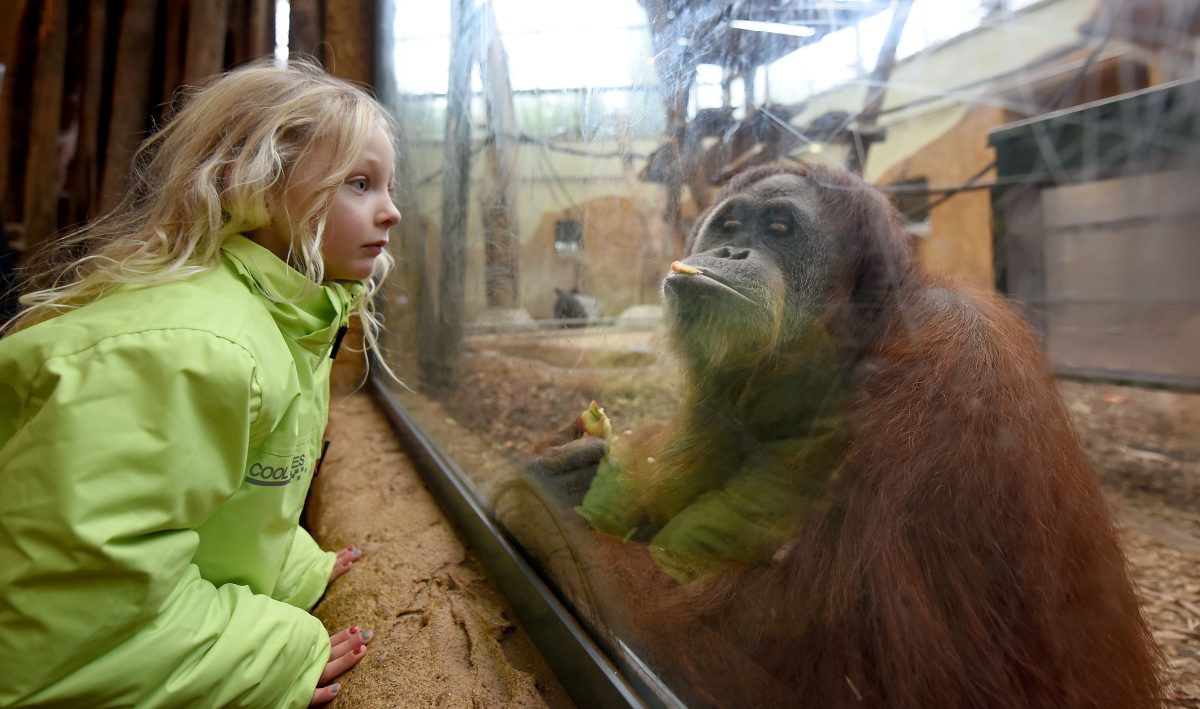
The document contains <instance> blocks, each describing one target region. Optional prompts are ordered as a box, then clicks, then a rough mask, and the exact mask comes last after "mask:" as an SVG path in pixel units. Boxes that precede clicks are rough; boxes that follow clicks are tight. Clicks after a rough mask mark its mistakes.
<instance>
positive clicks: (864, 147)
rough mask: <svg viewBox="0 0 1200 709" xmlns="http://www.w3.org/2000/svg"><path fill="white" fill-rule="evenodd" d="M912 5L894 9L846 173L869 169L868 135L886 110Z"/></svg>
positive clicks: (905, 1) (906, 2) (900, 1)
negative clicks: (876, 119) (901, 41)
mask: <svg viewBox="0 0 1200 709" xmlns="http://www.w3.org/2000/svg"><path fill="white" fill-rule="evenodd" d="M912 4H913V0H896V1H895V3H894V4H893V5H892V21H891V24H889V25H888V30H887V34H886V35H885V36H884V38H883V44H882V45H881V46H880V48H879V59H878V60H877V61H876V62H875V70H874V71H872V72H871V76H870V78H869V79H868V81H867V100H866V103H865V104H864V105H863V110H862V111H861V112H860V114H859V115H861V116H865V118H863V119H861V120H860V121H859V122H858V128H857V129H856V131H855V141H854V143H853V144H852V145H851V146H850V152H849V154H847V155H846V169H847V170H849V171H851V172H854V173H857V174H859V175H861V174H863V168H865V167H866V165H867V153H868V152H869V151H870V150H871V139H870V137H869V135H870V134H871V133H872V132H873V129H874V127H875V115H876V114H878V113H879V109H880V108H883V99H884V97H885V96H887V85H888V80H889V79H891V77H892V67H894V66H895V65H896V48H897V47H899V46H900V36H901V35H903V34H904V26H905V25H906V24H907V23H908V11H909V10H911V9H912Z"/></svg>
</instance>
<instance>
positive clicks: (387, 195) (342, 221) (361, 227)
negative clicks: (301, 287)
mask: <svg viewBox="0 0 1200 709" xmlns="http://www.w3.org/2000/svg"><path fill="white" fill-rule="evenodd" d="M395 161H396V158H395V154H394V153H393V151H392V142H391V141H390V140H388V137H387V134H386V133H384V132H383V129H382V128H380V127H379V126H375V128H373V129H372V130H371V135H370V137H369V138H368V139H367V144H366V145H365V146H364V147H363V151H362V152H361V153H359V156H358V159H357V160H355V161H354V167H353V168H352V169H351V170H350V174H349V175H347V176H346V179H345V180H344V181H343V182H342V184H341V185H339V186H338V188H337V192H336V193H335V194H334V197H333V203H332V204H331V205H330V207H329V219H328V220H327V221H326V224H325V239H324V242H323V243H322V245H321V255H322V256H323V257H324V259H325V278H326V279H327V280H334V281H362V280H365V279H367V278H369V277H370V276H371V271H372V270H373V269H374V268H375V259H376V258H378V257H379V255H380V254H381V253H383V250H384V249H385V248H387V244H388V230H389V229H391V228H392V227H393V226H395V225H396V224H397V223H398V222H399V221H400V211H399V210H398V209H396V205H395V203H394V202H392V177H393V173H394V172H395Z"/></svg>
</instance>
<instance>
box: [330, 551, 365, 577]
mask: <svg viewBox="0 0 1200 709" xmlns="http://www.w3.org/2000/svg"><path fill="white" fill-rule="evenodd" d="M362 555H363V553H362V549H359V548H358V547H353V546H351V547H346V548H345V549H338V552H337V560H336V561H334V562H333V571H330V572H329V583H333V580H334V579H336V578H337V577H338V576H341V575H342V574H344V573H346V572H347V571H349V570H350V567H351V566H354V565H355V564H356V563H358V560H359V559H361V558H362Z"/></svg>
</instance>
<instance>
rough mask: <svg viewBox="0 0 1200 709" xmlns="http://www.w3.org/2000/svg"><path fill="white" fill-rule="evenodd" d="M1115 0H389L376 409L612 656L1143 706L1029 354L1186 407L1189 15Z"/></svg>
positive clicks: (1093, 498) (1073, 444) (1192, 244)
mask: <svg viewBox="0 0 1200 709" xmlns="http://www.w3.org/2000/svg"><path fill="white" fill-rule="evenodd" d="M1132 5H1136V6H1137V7H1132V6H1131V5H1130V4H1127V3H1120V2H1116V0H1113V1H1111V2H1096V1H1095V0H1043V1H1041V2H1029V1H1025V0H966V1H957V0H956V1H955V2H949V1H939V0H911V1H910V0H900V1H898V2H883V1H881V0H835V1H834V2H824V1H821V2H815V1H814V2H805V1H799V0H798V1H796V2H782V3H781V2H766V1H762V2H759V1H757V0H755V1H751V2H737V3H728V2H683V1H682V0H638V1H635V0H620V1H614V2H605V3H596V2H585V1H584V0H570V1H567V0H556V1H554V2H550V1H549V0H547V1H545V2H541V1H539V2H529V1H528V0H493V1H492V2H483V3H477V2H474V1H472V0H457V1H456V2H454V3H451V6H452V7H447V6H444V5H439V4H437V3H419V2H409V1H407V0H396V2H395V6H394V14H395V27H394V36H393V42H394V57H395V65H394V67H392V68H391V71H392V72H393V75H392V76H390V77H388V78H387V81H388V82H390V83H387V84H385V86H384V87H383V94H384V96H385V97H386V98H387V100H388V101H389V102H390V103H391V105H392V107H393V108H394V110H395V112H396V117H397V120H398V122H399V124H400V132H401V136H402V141H403V145H402V160H401V165H400V170H399V173H398V174H399V177H398V188H399V193H400V194H399V200H400V206H401V211H402V212H403V214H404V221H403V223H402V225H401V229H400V231H401V233H400V234H399V235H398V237H399V238H397V239H396V245H397V253H396V255H397V257H398V264H399V266H398V271H399V273H398V274H397V277H396V278H395V279H394V281H393V283H392V284H391V290H390V291H389V292H388V293H387V295H386V303H385V304H384V311H385V314H386V317H387V320H388V323H389V336H388V337H389V339H388V341H387V343H386V346H387V347H388V349H389V350H390V351H391V353H392V357H393V359H394V361H393V362H392V363H391V364H392V366H393V368H394V369H395V370H396V371H398V372H401V373H403V374H404V375H405V377H406V380H407V383H408V384H409V385H410V386H411V387H412V389H413V391H410V392H399V391H398V392H397V394H398V396H400V398H401V399H402V401H403V403H404V405H405V406H406V407H407V408H408V410H409V412H410V413H411V414H412V416H413V417H414V418H415V419H416V420H417V421H418V422H419V423H420V424H421V425H422V427H423V428H424V429H425V430H426V431H427V432H428V433H429V434H430V435H431V436H432V437H433V438H434V439H435V440H437V441H438V442H439V443H440V444H441V445H442V446H443V447H444V448H445V449H446V450H447V451H448V452H449V453H450V454H451V455H452V456H453V457H454V459H455V460H456V461H457V462H458V464H459V465H460V466H461V467H462V468H463V469H464V470H466V471H468V473H469V474H470V475H471V476H472V482H473V483H474V485H475V486H476V488H477V490H478V492H479V494H480V496H481V497H482V498H483V499H484V500H485V501H486V502H487V503H488V505H489V506H490V508H491V510H492V512H493V513H494V515H495V517H496V518H497V519H498V520H499V521H500V522H501V523H502V524H503V526H504V527H505V530H506V532H507V533H508V534H509V535H511V537H512V538H513V539H515V540H516V541H517V542H518V543H519V545H520V546H521V547H522V549H523V551H524V552H525V553H526V554H528V556H529V558H530V559H531V561H533V563H534V564H535V565H536V566H537V568H538V570H539V571H540V572H541V573H542V574H544V576H545V577H546V579H547V580H548V581H549V582H550V583H551V584H552V585H553V586H554V588H555V589H556V590H557V591H558V592H559V593H560V594H561V597H562V598H563V599H564V601H565V602H566V603H567V604H568V605H570V607H571V608H572V609H573V610H574V611H575V612H576V613H577V614H578V616H579V617H580V618H581V620H582V621H583V622H584V623H585V624H586V625H587V627H588V628H589V629H590V630H591V631H592V632H593V633H594V634H595V635H596V637H597V638H599V639H600V640H601V642H602V644H603V645H604V647H605V648H606V649H607V650H608V651H609V652H610V653H612V654H613V656H614V657H615V658H616V659H617V661H618V663H621V664H622V666H623V667H626V668H628V667H629V666H630V665H631V664H633V663H635V660H634V657H635V656H636V657H637V658H638V659H639V660H641V661H645V662H646V664H647V665H648V666H649V668H650V670H651V671H653V672H655V673H656V674H658V675H659V676H660V677H661V678H662V679H663V680H664V681H665V682H666V683H667V686H668V687H669V689H670V691H672V692H674V693H675V694H676V695H678V696H679V697H680V698H681V699H682V700H683V701H685V702H687V703H689V704H692V705H696V706H704V705H722V706H738V705H755V706H758V705H774V704H791V703H794V702H795V701H797V698H798V697H803V698H804V700H805V701H810V702H815V703H814V706H841V705H851V704H855V703H858V702H865V703H866V704H867V705H876V706H954V705H962V706H988V705H992V704H995V703H996V702H999V704H1000V705H1012V704H1013V703H1014V702H1015V703H1017V704H1021V703H1025V704H1029V705H1043V704H1044V705H1046V706H1064V705H1072V703H1078V702H1080V701H1082V700H1081V699H1080V698H1081V697H1086V696H1104V697H1106V698H1110V700H1111V701H1112V702H1114V703H1115V704H1116V705H1121V706H1148V705H1151V704H1153V703H1154V702H1153V694H1154V693H1155V692H1156V691H1158V686H1157V681H1158V680H1157V679H1155V675H1154V672H1153V670H1152V663H1153V657H1152V654H1153V651H1152V649H1151V646H1150V645H1149V644H1148V643H1149V641H1148V639H1147V638H1148V636H1147V635H1146V626H1145V625H1144V623H1143V620H1142V619H1141V617H1140V616H1139V615H1138V612H1137V609H1136V598H1135V596H1134V594H1133V589H1132V586H1131V584H1130V582H1129V580H1128V578H1127V576H1126V573H1125V571H1124V566H1123V563H1122V560H1121V551H1120V548H1119V546H1118V543H1117V540H1116V538H1115V536H1114V534H1113V532H1112V529H1111V527H1110V526H1109V524H1110V520H1109V517H1108V512H1107V510H1106V508H1105V505H1104V502H1103V499H1102V498H1101V497H1100V494H1099V492H1098V488H1097V486H1096V484H1095V480H1094V473H1093V471H1092V470H1091V469H1090V468H1089V467H1088V462H1087V460H1086V459H1085V458H1084V453H1083V451H1082V450H1081V449H1080V446H1079V443H1078V441H1077V440H1076V438H1075V434H1074V433H1073V429H1072V421H1071V420H1070V419H1069V418H1068V416H1067V410H1066V409H1064V407H1063V404H1062V402H1061V401H1060V399H1059V395H1058V392H1057V389H1056V388H1055V385H1054V382H1053V380H1052V379H1051V378H1050V376H1049V373H1048V372H1049V369H1048V368H1047V364H1046V361H1047V360H1048V363H1049V365H1050V367H1052V368H1053V370H1054V371H1055V372H1056V373H1058V374H1070V375H1081V376H1087V377H1091V378H1093V379H1101V380H1116V381H1122V382H1126V383H1128V382H1140V383H1142V384H1154V385H1161V386H1168V387H1176V388H1179V387H1182V388H1189V387H1190V388H1195V387H1196V386H1197V384H1200V366H1198V365H1197V362H1198V361H1200V360H1198V359H1197V358H1196V357H1195V356H1194V355H1195V352H1197V351H1200V328H1197V325H1196V323H1197V322H1200V319H1198V316H1197V312H1198V309H1197V303H1198V302H1200V285H1198V284H1200V280H1198V279H1196V278H1195V277H1194V274H1195V267H1196V265H1197V264H1200V246H1198V244H1200V242H1198V241H1197V240H1196V239H1195V237H1194V234H1193V230H1191V229H1190V227H1189V226H1188V225H1189V224H1191V223H1193V222H1194V212H1195V207H1194V206H1193V203H1194V202H1195V200H1194V199H1193V198H1192V197H1191V196H1190V189H1191V188H1190V185H1193V184H1195V177H1196V170H1197V165H1196V164H1195V163H1196V158H1197V150H1196V143H1195V137H1196V125H1197V124H1196V120H1195V115H1196V111H1195V104H1196V100H1197V97H1198V96H1200V90H1197V89H1196V88H1195V87H1194V86H1193V84H1192V83H1191V81H1190V79H1192V78H1193V77H1192V74H1193V73H1194V63H1192V62H1191V61H1190V60H1188V59H1187V58H1186V57H1187V56H1191V55H1190V54H1187V52H1188V51H1190V50H1187V47H1188V46H1190V44H1189V43H1192V40H1191V39H1190V35H1189V34H1188V33H1189V32H1190V28H1191V27H1193V26H1196V27H1200V21H1198V20H1197V19H1196V17H1195V15H1194V13H1193V14H1186V13H1187V12H1188V11H1187V10H1186V9H1181V7H1182V6H1180V5H1179V4H1174V5H1172V4H1170V3H1158V6H1161V7H1163V8H1167V9H1166V10H1163V11H1161V12H1158V13H1157V14H1155V12H1153V11H1151V10H1152V8H1151V10H1146V9H1145V8H1142V7H1141V6H1142V5H1147V6H1150V5H1155V3H1153V2H1149V0H1147V2H1139V3H1133V4H1132ZM1131 8H1132V9H1131ZM1171 8H1174V9H1171ZM1172 12H1174V13H1176V15H1178V16H1175V15H1172V14H1171V13H1172ZM1180 13H1185V14H1180ZM1138 92H1141V93H1138ZM859 176H861V177H859ZM929 274H945V276H946V277H948V278H949V279H950V280H948V279H947V278H946V277H944V276H942V275H929ZM996 289H999V290H1000V291H1001V292H1002V293H1003V294H1006V295H1008V296H1011V297H1012V298H1013V299H1014V300H1013V304H1012V305H1011V306H1010V305H1009V304H1007V303H1005V302H1002V300H1001V299H999V298H996V297H994V296H993V295H992V294H991V292H992V291H995V290H996ZM1022 321H1023V322H1024V323H1026V324H1027V326H1028V327H1030V328H1032V334H1029V333H1027V331H1026V330H1025V329H1024V328H1025V327H1026V325H1022V324H1021V323H1022ZM1147 342H1153V343H1155V344H1154V345H1153V346H1149V347H1147V346H1145V343H1147ZM1071 411H1072V413H1073V414H1077V413H1078V410H1076V409H1075V407H1072V409H1071ZM1173 445H1177V446H1179V447H1180V448H1179V449H1180V450H1183V448H1184V447H1186V445H1187V444H1184V443H1178V444H1173ZM1101 472H1104V471H1101ZM1068 636H1069V637H1070V638H1071V639H1070V640H1063V639H1062V638H1063V637H1068ZM685 646H687V647H696V648H700V649H702V651H701V652H695V653H693V652H684V651H683V649H682V648H684V647H685ZM622 658H624V659H622ZM933 668H936V671H934V669H933ZM998 698H999V699H998ZM1015 698H1020V699H1019V700H1018V699H1015ZM1106 701H1107V700H1106Z"/></svg>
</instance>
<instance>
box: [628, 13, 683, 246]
mask: <svg viewBox="0 0 1200 709" xmlns="http://www.w3.org/2000/svg"><path fill="white" fill-rule="evenodd" d="M641 3H642V6H643V7H645V8H646V15H647V17H649V18H650V38H651V40H652V43H653V46H654V52H655V62H654V70H655V73H657V74H658V84H659V92H660V93H661V94H662V99H663V105H664V107H665V108H666V112H667V137H668V139H669V140H670V141H671V142H672V143H674V145H675V165H673V166H671V169H670V170H669V175H670V176H669V178H668V182H667V184H666V190H667V195H666V197H667V204H666V209H665V211H664V213H663V221H665V222H666V223H667V226H668V227H670V228H669V229H668V230H667V232H666V233H665V234H664V238H665V243H664V244H663V247H664V248H663V251H664V253H668V254H676V255H682V254H683V247H684V243H683V242H684V238H685V234H684V231H683V223H682V215H681V213H680V212H681V209H682V206H683V178H684V174H683V173H684V160H685V156H684V154H683V151H684V145H683V139H684V136H685V135H686V133H687V104H688V96H689V95H690V94H691V90H692V84H693V83H694V82H695V80H696V66H695V64H693V63H692V62H691V61H690V59H689V57H688V56H687V51H686V50H685V49H684V48H683V47H682V46H680V43H679V41H678V40H679V37H678V30H677V29H676V28H675V27H673V26H672V23H671V21H672V19H673V18H674V17H675V13H674V11H673V10H672V9H671V3H670V2H667V1H666V0H641Z"/></svg>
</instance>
